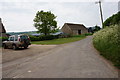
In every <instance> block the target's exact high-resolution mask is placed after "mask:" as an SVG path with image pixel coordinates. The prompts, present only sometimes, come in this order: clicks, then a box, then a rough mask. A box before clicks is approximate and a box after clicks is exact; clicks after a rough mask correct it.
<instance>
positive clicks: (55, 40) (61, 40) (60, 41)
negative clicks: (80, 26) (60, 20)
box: [32, 36, 85, 45]
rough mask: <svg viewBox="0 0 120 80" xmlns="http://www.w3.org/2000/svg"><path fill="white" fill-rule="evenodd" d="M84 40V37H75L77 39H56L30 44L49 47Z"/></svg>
mask: <svg viewBox="0 0 120 80" xmlns="http://www.w3.org/2000/svg"><path fill="white" fill-rule="evenodd" d="M83 38H85V36H77V37H69V38H58V39H53V40H45V41H32V44H42V45H45V44H47V45H50V44H64V43H70V42H74V41H79V40H81V39H83Z"/></svg>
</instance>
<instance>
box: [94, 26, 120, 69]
mask: <svg viewBox="0 0 120 80" xmlns="http://www.w3.org/2000/svg"><path fill="white" fill-rule="evenodd" d="M93 44H94V47H95V48H96V49H97V50H98V51H100V53H101V55H103V56H104V57H105V58H107V59H108V60H110V61H112V62H113V64H114V65H115V66H116V67H118V68H120V25H115V26H110V27H107V28H105V29H102V30H100V31H98V32H96V33H95V34H94V38H93Z"/></svg>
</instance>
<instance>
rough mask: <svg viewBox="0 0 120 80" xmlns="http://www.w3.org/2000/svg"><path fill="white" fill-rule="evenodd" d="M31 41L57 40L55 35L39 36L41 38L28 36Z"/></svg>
mask: <svg viewBox="0 0 120 80" xmlns="http://www.w3.org/2000/svg"><path fill="white" fill-rule="evenodd" d="M29 37H30V39H31V41H43V40H52V39H56V38H58V36H57V35H46V36H45V35H41V36H29Z"/></svg>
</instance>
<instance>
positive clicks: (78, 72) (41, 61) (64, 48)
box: [3, 36, 118, 78]
mask: <svg viewBox="0 0 120 80" xmlns="http://www.w3.org/2000/svg"><path fill="white" fill-rule="evenodd" d="M38 50H39V49H38ZM3 78H118V71H117V69H116V68H114V67H113V66H112V65H111V64H110V63H109V62H108V61H107V60H105V59H104V58H103V57H101V56H100V55H99V53H98V52H97V51H96V49H94V47H93V45H92V37H91V36H89V37H87V38H85V39H83V40H80V41H77V42H73V43H68V44H63V45H59V46H57V47H56V48H53V49H51V50H49V51H45V52H43V53H42V54H39V55H36V56H33V57H31V56H28V57H25V58H21V59H17V60H14V61H10V62H7V63H3Z"/></svg>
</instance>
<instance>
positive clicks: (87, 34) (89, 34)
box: [84, 33, 93, 36]
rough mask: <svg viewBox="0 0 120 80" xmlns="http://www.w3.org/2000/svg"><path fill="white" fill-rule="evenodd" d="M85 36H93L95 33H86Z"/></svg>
mask: <svg viewBox="0 0 120 80" xmlns="http://www.w3.org/2000/svg"><path fill="white" fill-rule="evenodd" d="M84 35H85V36H91V35H93V33H85V34H84Z"/></svg>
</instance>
